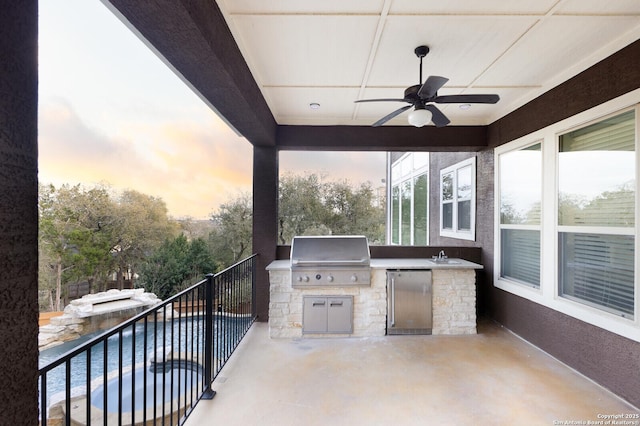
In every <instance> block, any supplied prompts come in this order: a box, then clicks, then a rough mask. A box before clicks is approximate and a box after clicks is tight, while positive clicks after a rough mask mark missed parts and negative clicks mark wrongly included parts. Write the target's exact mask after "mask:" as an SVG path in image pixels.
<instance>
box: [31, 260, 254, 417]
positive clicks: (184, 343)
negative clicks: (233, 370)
mask: <svg viewBox="0 0 640 426" xmlns="http://www.w3.org/2000/svg"><path fill="white" fill-rule="evenodd" d="M255 258H256V255H253V256H251V257H249V258H247V259H245V260H243V261H241V262H239V263H237V264H235V265H233V266H231V267H230V268H228V269H225V270H224V271H222V272H219V273H217V274H215V275H213V274H210V275H207V277H206V279H204V280H203V281H201V282H199V283H197V284H195V285H194V286H193V287H191V288H189V289H187V290H184V291H182V292H181V293H179V294H177V295H175V296H173V297H171V298H170V299H168V300H166V301H164V302H162V303H161V304H159V305H158V306H156V307H154V308H152V309H150V310H148V311H145V312H143V313H141V314H139V315H137V316H135V317H133V318H131V319H129V320H128V321H126V322H124V323H122V324H121V325H119V326H117V327H115V328H112V329H110V330H108V331H106V332H104V333H102V334H100V335H99V336H96V337H94V338H91V340H89V341H87V342H86V343H84V344H82V345H80V346H78V347H76V348H74V349H72V350H71V351H69V352H67V353H66V354H64V355H62V356H61V357H59V358H58V359H56V360H54V361H52V362H50V363H49V364H48V365H46V366H43V367H42V368H40V372H39V375H40V383H39V385H40V425H41V426H45V425H47V424H66V425H70V424H86V425H92V424H93V425H116V424H117V425H123V424H126V425H129V424H130V425H137V424H140V425H155V424H160V425H175V424H183V423H184V421H185V419H186V418H187V416H188V415H189V414H190V412H191V410H192V409H193V407H194V406H195V405H196V403H197V402H198V401H199V400H200V399H202V398H204V399H208V398H212V397H213V396H214V394H215V392H214V391H213V390H212V389H211V383H212V382H213V380H214V379H215V378H216V376H217V375H218V373H219V371H220V370H221V369H222V367H223V366H224V364H225V363H226V362H227V360H228V359H229V357H230V356H231V354H232V353H233V351H234V350H235V348H236V347H237V346H238V344H239V343H240V340H241V339H242V338H243V337H244V335H245V334H246V332H247V331H248V329H249V327H250V326H251V324H253V322H254V320H255V282H254V277H255Z"/></svg>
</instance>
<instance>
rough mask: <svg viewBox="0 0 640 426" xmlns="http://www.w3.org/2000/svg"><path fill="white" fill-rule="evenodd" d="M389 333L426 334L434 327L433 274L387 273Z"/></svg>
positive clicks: (411, 272) (423, 272)
mask: <svg viewBox="0 0 640 426" xmlns="http://www.w3.org/2000/svg"><path fill="white" fill-rule="evenodd" d="M387 274H388V275H387V278H388V286H389V289H388V290H389V291H388V294H389V300H388V302H389V312H388V324H387V325H388V330H389V332H390V334H393V332H394V331H400V330H405V331H406V332H407V333H410V332H415V333H420V332H422V333H427V332H429V331H430V330H431V328H432V325H433V313H432V284H431V271H428V270H427V271H388V272H387Z"/></svg>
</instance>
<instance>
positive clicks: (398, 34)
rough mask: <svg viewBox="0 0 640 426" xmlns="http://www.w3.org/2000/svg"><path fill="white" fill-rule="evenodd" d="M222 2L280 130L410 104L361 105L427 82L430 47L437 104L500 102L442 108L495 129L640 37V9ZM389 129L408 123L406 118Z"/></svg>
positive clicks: (521, 0)
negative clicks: (443, 99) (462, 97)
mask: <svg viewBox="0 0 640 426" xmlns="http://www.w3.org/2000/svg"><path fill="white" fill-rule="evenodd" d="M217 3H218V5H219V6H220V9H221V10H222V12H223V14H224V16H225V19H226V20H227V23H228V25H229V27H230V29H231V32H232V33H233V36H234V38H235V40H236V42H237V44H238V46H239V48H240V50H241V52H242V54H243V56H244V57H245V59H246V61H247V64H248V65H249V68H250V69H251V72H252V73H253V76H254V78H255V80H256V82H257V83H258V85H259V87H260V89H261V90H262V93H263V95H264V97H265V99H266V102H267V104H268V105H269V107H270V108H271V111H272V113H273V115H274V117H275V119H276V121H277V122H278V124H297V125H303V124H308V125H367V124H371V123H373V122H375V121H376V120H378V119H379V118H381V117H383V116H384V115H386V114H388V113H390V112H391V111H393V110H395V109H397V108H399V107H401V106H403V105H405V104H404V103H393V102H380V103H365V104H355V103H354V102H353V101H354V100H356V99H367V98H402V97H403V92H404V89H405V88H406V87H408V86H412V85H415V84H419V63H420V62H419V59H418V58H417V57H416V56H415V54H414V48H415V47H416V46H419V45H423V44H424V45H427V46H429V48H430V49H431V51H430V53H429V54H428V55H427V56H426V57H425V58H424V60H423V64H424V71H423V80H424V79H426V77H427V76H429V75H441V76H444V77H447V78H449V82H448V83H447V84H446V85H445V86H444V87H443V88H442V89H441V90H440V92H439V94H440V95H445V94H460V93H497V94H498V95H500V98H501V99H500V101H499V102H498V104H496V105H478V104H474V105H472V107H471V108H469V109H467V110H462V109H460V108H459V106H458V105H456V104H452V105H440V106H439V107H440V109H441V110H442V111H443V112H444V113H445V114H446V115H447V116H448V117H449V119H450V120H451V124H452V125H483V124H489V123H492V122H493V121H495V120H497V119H498V118H500V117H502V116H504V115H506V114H508V113H509V112H511V111H513V110H514V109H516V108H518V107H520V106H522V105H523V104H525V103H526V102H528V101H530V100H532V99H534V98H535V97H537V96H539V95H540V94H542V93H544V92H546V91H547V90H549V89H551V88H553V87H554V86H557V85H558V84H560V83H562V82H563V81H565V80H567V79H569V78H570V77H572V76H574V75H576V74H578V73H580V72H581V71H583V70H585V69H586V68H588V67H589V66H591V65H593V64H595V63H596V62H598V61H600V60H602V59H604V58H605V57H607V56H609V55H610V54H612V53H613V52H615V51H617V50H620V49H621V48H623V47H624V46H626V45H628V44H630V43H632V42H633V41H635V40H638V39H639V38H640V1H638V0H608V1H607V0H322V1H320V0H217ZM612 78H615V76H612ZM313 102H317V103H319V104H320V105H321V106H320V108H319V109H317V110H312V109H311V108H309V104H310V103H313ZM388 124H391V125H407V113H404V114H401V115H400V116H398V117H397V118H395V119H393V120H391V121H389V122H388Z"/></svg>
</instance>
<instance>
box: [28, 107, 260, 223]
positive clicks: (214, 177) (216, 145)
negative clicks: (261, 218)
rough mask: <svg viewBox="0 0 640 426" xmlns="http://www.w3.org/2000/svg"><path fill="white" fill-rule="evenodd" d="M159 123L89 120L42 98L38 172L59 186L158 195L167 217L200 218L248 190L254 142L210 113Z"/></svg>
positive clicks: (44, 180) (44, 179) (71, 109)
mask: <svg viewBox="0 0 640 426" xmlns="http://www.w3.org/2000/svg"><path fill="white" fill-rule="evenodd" d="M204 117H205V118H204V119H202V117H198V119H194V120H191V121H188V120H184V119H182V120H180V119H178V120H176V121H173V122H172V121H165V122H163V123H161V124H158V123H155V122H144V121H140V120H137V121H136V122H135V124H134V123H123V124H120V125H119V126H120V127H118V125H115V124H114V127H113V128H112V129H109V131H110V133H109V134H104V133H103V132H101V131H98V130H96V129H93V128H91V127H89V126H88V125H86V124H85V123H84V122H83V120H82V118H81V117H80V116H79V115H78V114H77V113H76V111H75V110H74V109H73V107H72V106H71V105H70V103H69V102H67V101H64V100H63V99H51V100H48V101H46V102H42V103H41V109H40V119H39V141H38V143H39V170H40V171H39V175H40V180H41V181H42V182H46V183H49V182H50V183H54V184H56V185H61V184H63V183H69V184H76V183H82V184H96V183H100V182H102V183H105V182H106V183H108V184H109V185H110V186H112V187H113V188H114V189H116V190H123V189H127V188H130V189H135V190H137V191H140V192H143V193H145V194H149V195H153V196H156V197H160V198H162V199H163V200H164V201H165V203H166V204H167V207H168V209H169V212H170V214H171V215H172V216H175V217H180V216H191V217H195V218H205V217H208V216H209V215H210V213H211V212H212V211H214V210H215V209H216V208H217V206H218V205H219V204H221V203H223V202H225V201H227V200H228V199H229V198H230V197H232V196H233V195H234V194H237V193H239V192H240V191H247V190H250V189H251V173H252V166H251V158H252V156H251V146H250V144H249V143H248V142H247V141H246V140H245V139H243V138H240V137H238V136H237V135H235V133H233V131H231V130H230V129H228V128H226V126H225V125H224V124H223V123H222V122H221V121H220V120H219V119H218V118H217V117H216V116H215V115H214V114H213V113H212V112H207V114H204Z"/></svg>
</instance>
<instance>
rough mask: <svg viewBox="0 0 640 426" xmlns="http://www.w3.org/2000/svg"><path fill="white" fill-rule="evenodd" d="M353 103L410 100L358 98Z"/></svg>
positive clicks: (401, 100) (404, 100) (403, 100)
mask: <svg viewBox="0 0 640 426" xmlns="http://www.w3.org/2000/svg"><path fill="white" fill-rule="evenodd" d="M353 102H354V103H356V104H357V103H360V102H410V101H408V100H406V99H360V100H358V101H353Z"/></svg>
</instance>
